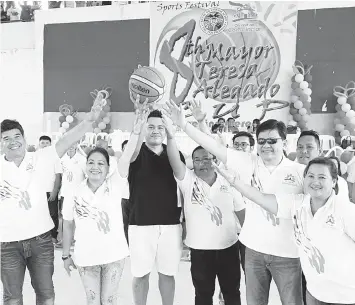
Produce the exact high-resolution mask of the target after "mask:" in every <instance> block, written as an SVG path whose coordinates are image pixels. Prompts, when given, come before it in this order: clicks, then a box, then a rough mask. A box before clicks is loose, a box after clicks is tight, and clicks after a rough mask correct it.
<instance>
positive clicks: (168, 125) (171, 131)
mask: <svg viewBox="0 0 355 305" xmlns="http://www.w3.org/2000/svg"><path fill="white" fill-rule="evenodd" d="M162 120H163V124H164V127H165V130H166V135H167V137H168V139H172V138H173V137H174V135H175V130H174V126H173V124H172V121H171V120H170V119H169V118H168V117H167V116H166V115H165V114H163V117H162Z"/></svg>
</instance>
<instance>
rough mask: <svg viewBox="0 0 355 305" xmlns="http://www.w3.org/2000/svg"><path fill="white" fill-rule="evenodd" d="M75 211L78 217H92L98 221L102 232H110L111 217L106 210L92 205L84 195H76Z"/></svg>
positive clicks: (98, 226) (97, 223)
mask: <svg viewBox="0 0 355 305" xmlns="http://www.w3.org/2000/svg"><path fill="white" fill-rule="evenodd" d="M74 204H75V212H76V215H77V216H78V218H79V219H80V218H90V219H92V220H94V221H95V222H96V225H97V228H98V230H99V231H100V232H103V233H104V234H107V233H108V232H110V218H109V216H108V214H107V213H106V212H104V211H100V210H99V209H98V208H96V207H93V206H91V204H90V203H89V202H87V201H86V200H84V199H83V198H82V197H74Z"/></svg>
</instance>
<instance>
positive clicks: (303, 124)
mask: <svg viewBox="0 0 355 305" xmlns="http://www.w3.org/2000/svg"><path fill="white" fill-rule="evenodd" d="M298 126H299V127H300V128H301V129H304V128H306V127H307V124H306V122H304V121H300V122H299V123H298Z"/></svg>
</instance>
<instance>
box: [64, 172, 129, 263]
mask: <svg viewBox="0 0 355 305" xmlns="http://www.w3.org/2000/svg"><path fill="white" fill-rule="evenodd" d="M123 184H124V179H122V178H121V176H120V175H119V173H118V171H117V167H116V168H115V170H113V171H111V166H110V173H109V174H108V176H107V178H106V180H105V182H104V183H103V184H102V185H101V186H100V187H99V188H98V189H97V191H96V192H95V193H93V192H92V191H91V190H90V189H89V187H88V185H87V179H85V180H84V181H83V182H82V183H81V184H80V186H79V187H78V188H77V189H76V190H75V191H74V193H73V197H72V199H71V200H65V202H64V204H63V219H64V220H68V221H72V220H74V222H75V240H76V243H75V247H74V255H73V259H74V261H75V263H76V264H77V265H78V266H95V265H102V264H109V263H112V262H115V261H118V260H121V259H123V258H125V257H127V256H128V254H129V250H128V245H127V241H126V238H125V235H124V230H123V219H122V208H121V198H122V196H121V189H122V185H123Z"/></svg>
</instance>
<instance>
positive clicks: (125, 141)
mask: <svg viewBox="0 0 355 305" xmlns="http://www.w3.org/2000/svg"><path fill="white" fill-rule="evenodd" d="M127 143H128V140H124V141H123V142H122V144H121V148H122V150H123V147H125V145H126V144H127Z"/></svg>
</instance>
